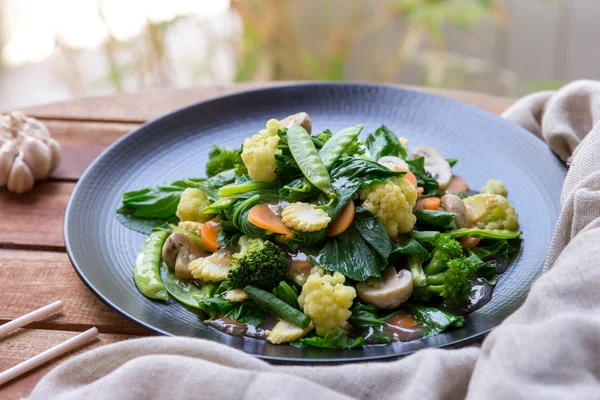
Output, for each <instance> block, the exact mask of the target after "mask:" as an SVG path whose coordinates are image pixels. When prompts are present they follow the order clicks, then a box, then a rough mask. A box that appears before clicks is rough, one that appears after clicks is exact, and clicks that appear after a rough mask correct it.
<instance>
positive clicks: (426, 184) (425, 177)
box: [406, 157, 440, 198]
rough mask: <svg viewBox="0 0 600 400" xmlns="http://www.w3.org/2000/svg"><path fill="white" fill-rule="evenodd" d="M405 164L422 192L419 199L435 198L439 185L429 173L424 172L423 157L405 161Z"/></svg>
mask: <svg viewBox="0 0 600 400" xmlns="http://www.w3.org/2000/svg"><path fill="white" fill-rule="evenodd" d="M406 163H407V164H408V169H409V170H410V172H412V173H413V174H414V175H415V177H416V178H417V186H418V187H422V188H423V190H424V191H423V193H421V198H425V197H431V196H437V194H438V189H439V187H440V185H439V183H438V182H437V181H436V180H435V179H433V177H432V176H431V174H430V173H429V172H427V171H425V157H417V158H415V159H414V160H406Z"/></svg>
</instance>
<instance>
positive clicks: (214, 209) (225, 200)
mask: <svg viewBox="0 0 600 400" xmlns="http://www.w3.org/2000/svg"><path fill="white" fill-rule="evenodd" d="M236 201H237V200H236V199H232V198H230V197H221V198H220V199H219V200H217V201H215V202H214V203H212V204H211V205H210V206H208V207H206V208H204V209H202V214H218V213H220V212H221V211H224V210H227V209H228V208H229V207H231V206H233V205H234V204H235V202H236Z"/></svg>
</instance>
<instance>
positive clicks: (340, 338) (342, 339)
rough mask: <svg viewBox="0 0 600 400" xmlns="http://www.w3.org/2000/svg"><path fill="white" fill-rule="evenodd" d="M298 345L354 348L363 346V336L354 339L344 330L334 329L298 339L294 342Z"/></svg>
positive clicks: (323, 347)
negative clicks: (323, 333) (319, 334)
mask: <svg viewBox="0 0 600 400" xmlns="http://www.w3.org/2000/svg"><path fill="white" fill-rule="evenodd" d="M294 344H295V345H298V346H300V347H308V346H310V347H319V348H322V349H355V348H359V347H363V344H364V341H363V338H361V337H359V338H356V339H354V340H352V339H350V338H349V337H348V335H347V334H346V332H344V331H342V330H336V331H333V332H329V333H328V334H326V335H325V336H324V337H319V336H312V337H308V338H302V339H298V340H297V341H295V342H294Z"/></svg>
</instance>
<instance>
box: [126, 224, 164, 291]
mask: <svg viewBox="0 0 600 400" xmlns="http://www.w3.org/2000/svg"><path fill="white" fill-rule="evenodd" d="M167 237H169V232H168V231H157V232H154V233H152V234H151V235H150V236H148V237H147V238H146V240H145V241H144V245H143V246H142V249H141V250H140V253H139V254H138V256H137V258H136V259H135V267H134V270H133V276H134V279H135V285H136V286H137V288H138V289H139V291H140V292H141V293H142V294H143V295H144V296H146V297H150V298H151V299H157V300H168V299H169V295H168V293H167V290H166V289H165V285H164V284H163V282H162V279H161V278H160V264H161V259H162V254H161V253H162V247H163V244H164V243H165V241H166V240H167Z"/></svg>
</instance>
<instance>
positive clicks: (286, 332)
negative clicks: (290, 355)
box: [266, 320, 315, 344]
mask: <svg viewBox="0 0 600 400" xmlns="http://www.w3.org/2000/svg"><path fill="white" fill-rule="evenodd" d="M314 328H315V325H314V324H313V323H312V322H311V323H310V324H308V326H307V327H306V328H304V329H303V328H300V327H299V326H298V325H295V324H292V323H291V322H288V321H284V320H281V321H279V322H278V323H277V325H275V326H274V327H273V329H272V330H270V331H266V334H267V340H268V341H269V342H271V343H273V344H280V343H288V342H293V341H294V340H298V339H300V338H301V337H303V336H304V335H306V334H307V333H308V332H310V331H312V330H313V329H314Z"/></svg>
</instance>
